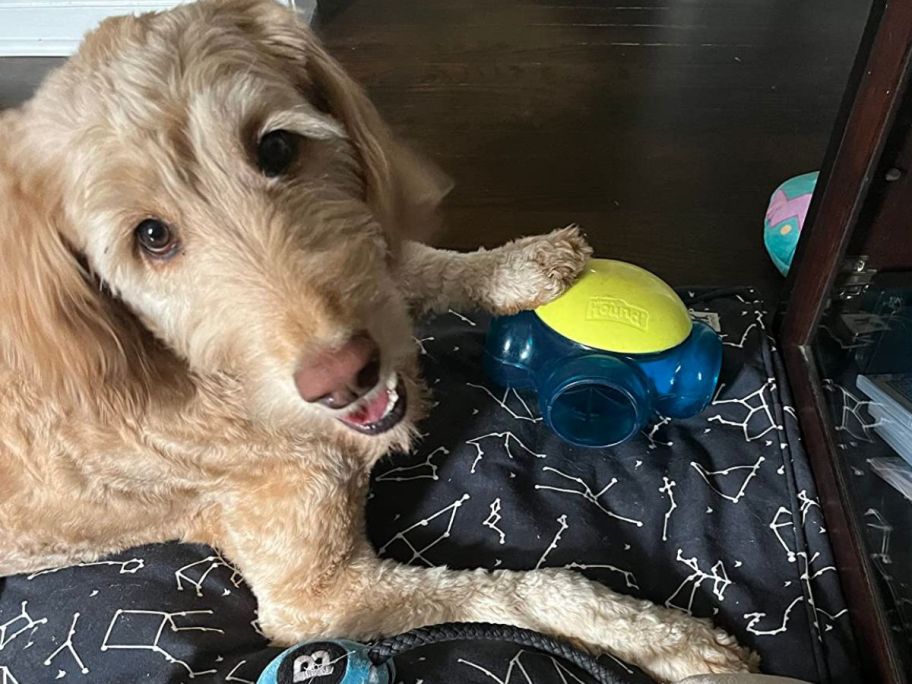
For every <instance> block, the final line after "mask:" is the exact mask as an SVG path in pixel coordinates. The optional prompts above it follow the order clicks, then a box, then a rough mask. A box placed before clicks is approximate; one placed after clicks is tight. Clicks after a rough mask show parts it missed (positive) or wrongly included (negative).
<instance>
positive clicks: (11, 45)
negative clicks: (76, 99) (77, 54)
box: [0, 0, 316, 57]
mask: <svg viewBox="0 0 912 684" xmlns="http://www.w3.org/2000/svg"><path fill="white" fill-rule="evenodd" d="M181 1H182V0H139V1H137V0H0V56H8V57H10V56H16V57H37V56H42V57H50V56H62V57H63V56H67V55H70V54H72V53H73V52H74V51H75V50H76V48H77V46H78V45H79V43H80V41H81V40H82V37H83V36H84V35H85V33H86V32H87V31H90V30H91V29H92V28H94V27H95V26H96V25H97V24H98V23H99V22H100V21H101V20H102V19H105V18H107V17H111V16H116V15H118V14H131V13H134V14H135V13H139V12H149V11H154V10H163V9H168V8H169V7H173V6H175V5H178V4H180V2H181ZM287 2H288V4H290V5H292V6H294V7H296V8H297V9H298V11H299V12H300V13H301V14H302V15H303V16H304V17H305V18H306V19H307V20H308V21H310V19H311V17H312V15H313V11H314V7H315V6H316V0H287Z"/></svg>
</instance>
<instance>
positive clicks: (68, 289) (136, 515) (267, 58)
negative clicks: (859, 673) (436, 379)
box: [0, 0, 755, 680]
mask: <svg viewBox="0 0 912 684" xmlns="http://www.w3.org/2000/svg"><path fill="white" fill-rule="evenodd" d="M445 189H446V188H445V186H444V185H443V184H442V182H441V180H440V177H439V176H438V175H437V174H435V173H434V172H433V171H431V170H430V169H429V168H426V167H425V166H423V165H422V164H421V163H420V162H419V161H418V160H417V159H416V158H415V157H414V156H413V155H411V154H409V153H408V152H407V151H406V150H404V149H403V148H402V147H401V146H400V145H398V144H397V143H396V142H395V141H394V140H393V139H392V138H391V136H390V133H389V131H388V130H387V129H386V128H385V127H384V125H383V123H382V122H381V121H380V119H379V117H378V115H377V113H376V111H375V110H374V108H373V107H372V106H371V105H370V103H369V102H368V100H367V99H366V98H365V95H364V94H363V92H362V91H361V90H360V89H359V88H358V87H357V86H356V85H355V84H354V83H353V82H352V81H351V80H350V79H349V78H348V77H347V76H346V75H345V73H344V72H343V71H342V70H341V69H340V67H339V66H338V65H337V64H336V63H335V62H334V61H333V60H332V59H330V58H329V57H328V56H327V55H326V53H325V52H324V51H323V50H322V49H321V47H320V46H319V45H318V43H317V42H316V41H315V39H314V37H313V36H312V35H311V33H310V32H309V30H308V29H307V28H306V27H305V26H303V25H302V24H301V23H300V22H299V21H298V20H297V19H296V17H295V16H294V15H293V13H292V12H290V11H289V10H287V9H285V8H283V7H281V6H280V5H278V4H275V3H273V2H271V0H225V1H223V2H219V1H217V0H203V1H202V2H199V3H197V4H191V5H183V6H180V7H178V8H177V9H174V10H172V11H169V12H164V13H161V14H151V15H145V16H141V17H139V18H120V19H115V20H110V21H107V22H105V23H104V24H102V26H101V27H100V28H99V29H98V30H97V31H95V32H94V33H93V34H92V35H90V36H89V37H88V38H87V40H86V41H85V44H84V45H83V46H82V48H81V50H80V51H79V53H78V54H77V55H76V56H75V57H74V58H72V59H71V60H70V61H69V62H67V63H66V64H65V65H64V66H63V67H62V68H60V69H59V70H58V71H56V72H55V73H53V74H52V75H51V76H50V77H49V78H48V79H47V81H46V82H45V84H44V85H43V86H42V87H41V89H40V90H39V92H38V93H37V95H36V96H35V97H34V98H33V99H32V100H31V101H30V102H28V103H27V104H25V105H24V106H23V107H22V108H20V109H18V110H15V111H10V112H6V113H4V114H2V115H0V258H2V268H0V575H2V574H12V573H21V572H29V571H35V570H38V569H41V568H46V567H48V566H56V565H62V564H68V563H73V562H76V561H80V560H89V559H94V558H97V557H99V556H102V555H105V554H109V553H112V552H115V551H118V550H121V549H124V548H126V547H129V546H132V545H137V544H143V543H147V542H158V541H165V540H169V539H175V538H177V539H182V540H192V541H197V542H204V543H207V544H211V545H213V546H216V547H218V548H219V549H221V550H222V551H223V552H224V553H226V554H227V555H228V556H229V557H230V558H231V559H233V560H234V561H235V562H236V563H237V565H238V567H239V568H240V569H241V571H242V572H243V574H244V577H245V578H246V580H247V581H248V582H249V583H250V586H251V587H252V589H253V591H254V593H255V594H256V596H257V599H258V600H259V616H260V623H261V625H262V627H263V629H264V630H265V632H266V633H267V634H268V635H269V636H270V637H272V638H273V639H274V640H275V641H277V642H279V643H283V644H287V643H291V642H295V641H298V640H301V639H303V638H305V637H310V636H314V635H325V636H331V635H340V636H346V637H353V638H359V639H368V638H371V637H375V636H377V635H386V634H393V633H397V632H401V631H404V630H407V629H410V628H413V627H416V626H419V625H426V624H432V623H438V622H443V621H453V620H459V621H462V620H470V621H492V622H507V623H512V624H515V625H521V626H523V627H529V628H532V629H536V630H540V631H542V632H546V633H548V634H551V635H555V636H558V637H563V638H568V639H571V640H572V641H573V642H575V643H577V644H580V645H582V646H584V647H586V648H588V649H590V650H591V651H594V652H605V651H607V652H610V653H613V654H615V655H616V656H618V657H620V658H623V659H625V660H627V661H630V662H632V663H635V664H637V665H639V666H640V667H642V668H644V669H645V670H646V671H648V672H649V673H651V674H652V675H653V676H655V677H657V678H659V679H663V680H676V679H680V678H682V677H685V676H687V675H693V674H697V673H706V672H736V671H744V670H747V669H748V668H749V667H750V666H752V665H754V664H755V657H754V656H753V655H752V654H750V653H748V652H747V651H746V650H743V649H741V648H740V647H739V646H738V645H737V644H736V643H735V641H734V639H732V638H731V637H730V636H728V635H726V634H724V633H723V632H721V631H718V630H714V629H713V628H712V627H711V626H710V625H709V624H708V623H706V622H704V621H700V620H695V619H693V618H691V617H688V616H686V615H683V614H681V613H679V612H676V611H674V610H667V609H665V608H660V607H657V606H654V605H652V604H650V603H648V602H645V601H640V600H634V599H632V598H628V597H624V596H620V595H617V594H615V593H613V592H611V591H609V590H608V589H606V588H605V587H603V586H600V585H598V584H596V583H593V582H589V581H587V580H586V579H585V578H583V577H582V576H580V575H577V574H574V573H573V572H570V571H567V570H561V569H553V570H538V571H534V572H508V571H499V572H485V571H481V570H479V571H475V572H455V571H451V570H447V569H445V568H437V569H424V568H417V567H410V566H406V565H402V564H399V563H396V562H393V561H391V560H384V559H380V558H378V557H377V554H376V552H375V550H374V549H373V548H372V547H371V545H370V544H369V543H368V541H367V539H366V537H365V531H364V512H363V511H364V502H365V496H366V493H367V488H368V474H369V473H370V471H371V468H372V466H373V465H374V464H375V463H376V461H377V459H379V458H380V457H382V456H383V455H384V454H386V453H387V452H388V451H389V450H390V449H391V448H393V447H397V448H401V447H405V446H406V445H407V444H408V442H409V438H410V436H411V434H412V432H413V428H412V426H413V424H414V421H415V419H416V418H417V417H418V416H419V415H420V413H421V406H422V389H421V385H420V382H419V379H418V376H417V367H416V354H415V348H414V344H413V340H412V336H411V326H410V321H409V313H410V310H411V311H415V310H418V311H424V310H432V309H441V308H445V307H457V308H458V307H476V306H480V307H484V308H485V309H487V310H489V311H492V312H494V313H504V312H515V311H517V310H519V309H523V308H528V307H533V306H536V305H538V304H541V303H542V302H545V301H547V300H549V299H551V298H553V297H554V296H556V295H557V294H559V293H560V292H561V291H562V290H563V289H564V288H565V287H566V286H567V285H568V284H569V283H570V282H572V281H573V279H574V278H575V277H576V275H577V274H578V273H579V271H580V269H581V268H582V266H583V264H584V262H585V260H586V258H587V256H588V254H589V249H588V247H587V245H586V244H585V242H584V240H583V239H582V237H581V236H580V235H579V233H578V232H577V231H576V230H575V229H572V228H570V229H564V230H559V231H557V232H554V233H551V234H550V235H546V236H543V237H534V238H527V239H525V240H520V241H518V242H514V243H511V244H508V245H506V246H504V247H501V248H500V249H495V250H492V251H479V252H476V253H472V254H458V253H453V252H445V251H440V250H436V249H432V248H430V247H426V246H423V245H421V244H419V243H416V242H413V241H410V240H411V238H413V237H415V235H416V234H417V230H418V229H420V228H421V227H422V226H423V225H426V224H427V222H428V221H430V220H432V218H433V214H434V209H435V207H436V205H437V203H438V201H439V200H440V198H441V197H442V195H443V193H444V191H445Z"/></svg>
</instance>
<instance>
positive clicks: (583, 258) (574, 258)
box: [498, 225, 592, 313]
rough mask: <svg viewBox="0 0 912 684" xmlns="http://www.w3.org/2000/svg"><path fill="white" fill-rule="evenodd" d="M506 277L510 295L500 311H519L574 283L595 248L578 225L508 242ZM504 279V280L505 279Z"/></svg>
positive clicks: (529, 307)
mask: <svg viewBox="0 0 912 684" xmlns="http://www.w3.org/2000/svg"><path fill="white" fill-rule="evenodd" d="M506 249H507V250H509V257H508V259H507V260H506V261H505V264H504V265H505V266H506V272H505V273H503V276H504V278H503V281H507V282H509V286H507V287H505V288H504V291H505V292H506V293H509V295H510V296H509V297H507V298H504V299H503V301H502V302H500V306H499V307H498V308H499V309H501V311H500V313H515V312H517V311H521V310H523V309H534V308H535V307H537V306H541V305H542V304H546V303H548V302H550V301H552V300H553V299H555V298H556V297H558V296H559V295H561V294H563V292H564V291H565V290H566V289H567V288H568V287H570V286H571V285H572V284H573V283H574V282H576V279H577V278H578V277H579V275H580V273H582V271H583V268H584V267H585V266H586V263H587V262H588V261H589V257H590V256H592V248H591V247H590V246H589V243H588V242H586V238H585V237H583V234H582V231H580V229H579V227H578V226H575V225H571V226H567V227H566V228H560V229H558V230H554V231H552V232H550V233H548V234H546V235H536V236H533V237H527V238H522V239H520V240H517V241H516V242H513V243H512V244H510V245H507V246H506ZM503 281H502V282H503Z"/></svg>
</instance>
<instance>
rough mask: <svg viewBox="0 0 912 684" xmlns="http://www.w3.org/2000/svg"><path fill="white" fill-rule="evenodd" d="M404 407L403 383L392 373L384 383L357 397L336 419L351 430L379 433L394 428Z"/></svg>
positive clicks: (401, 415)
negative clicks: (360, 397)
mask: <svg viewBox="0 0 912 684" xmlns="http://www.w3.org/2000/svg"><path fill="white" fill-rule="evenodd" d="M405 408H406V395H405V385H403V383H402V380H400V379H399V376H398V375H392V376H390V379H389V380H387V381H386V383H385V384H384V385H382V386H381V387H378V388H377V389H375V390H373V391H372V392H370V393H369V394H368V395H367V396H365V397H363V398H362V399H359V400H358V401H357V402H355V403H354V404H353V405H352V407H351V408H350V409H348V410H347V411H346V412H345V413H344V414H342V415H341V416H337V419H338V420H339V421H340V422H341V423H344V424H345V425H346V426H348V427H350V428H351V429H352V430H357V431H358V432H361V433H364V434H366V435H379V434H380V433H381V432H386V431H387V430H390V429H392V428H394V427H395V426H396V425H397V424H398V423H399V421H401V420H402V417H403V416H404V415H405Z"/></svg>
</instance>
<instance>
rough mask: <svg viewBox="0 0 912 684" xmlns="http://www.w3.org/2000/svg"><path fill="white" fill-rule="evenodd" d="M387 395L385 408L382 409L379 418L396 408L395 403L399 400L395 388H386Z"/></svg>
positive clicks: (384, 416)
mask: <svg viewBox="0 0 912 684" xmlns="http://www.w3.org/2000/svg"><path fill="white" fill-rule="evenodd" d="M387 395H388V396H387V401H386V410H384V411H383V415H382V416H381V417H380V419H381V420H383V418H386V417H387V416H388V415H389V414H390V413H392V411H393V409H394V408H396V404H397V403H398V402H399V394H398V393H397V392H396V390H394V389H391V390H387Z"/></svg>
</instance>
